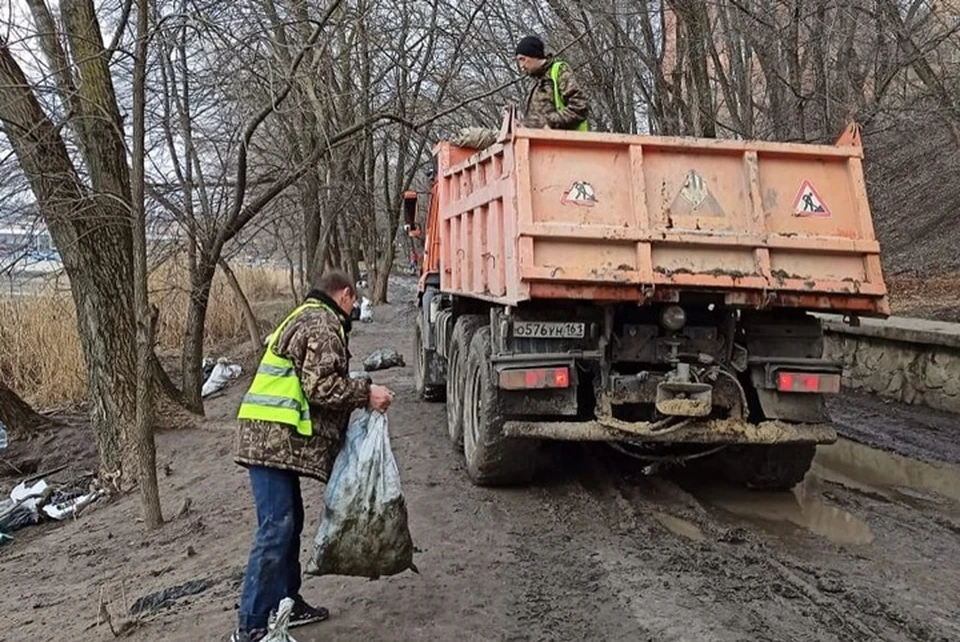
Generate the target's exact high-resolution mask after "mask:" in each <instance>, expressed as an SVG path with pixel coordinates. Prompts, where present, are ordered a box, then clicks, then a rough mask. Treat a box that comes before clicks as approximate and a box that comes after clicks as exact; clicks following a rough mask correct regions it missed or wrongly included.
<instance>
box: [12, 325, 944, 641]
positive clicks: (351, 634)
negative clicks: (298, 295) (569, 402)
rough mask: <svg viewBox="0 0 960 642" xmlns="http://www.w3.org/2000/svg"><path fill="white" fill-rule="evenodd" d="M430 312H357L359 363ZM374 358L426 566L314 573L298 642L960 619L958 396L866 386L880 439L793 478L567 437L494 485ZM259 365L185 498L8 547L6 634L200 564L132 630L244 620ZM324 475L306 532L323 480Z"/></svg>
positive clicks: (153, 631)
mask: <svg viewBox="0 0 960 642" xmlns="http://www.w3.org/2000/svg"><path fill="white" fill-rule="evenodd" d="M358 325H359V324H358ZM409 325H410V311H409V310H408V309H404V308H403V307H402V306H397V307H396V308H392V309H380V310H378V311H377V320H376V322H375V323H373V324H370V325H359V327H358V328H357V330H356V331H355V335H354V336H355V338H354V340H353V343H352V346H351V347H352V349H353V352H354V355H355V358H356V359H357V362H358V363H359V361H360V360H362V359H363V358H364V357H365V356H366V355H367V354H369V353H370V352H371V351H372V350H373V349H375V348H377V347H397V348H399V349H401V350H402V351H403V353H404V355H405V356H406V357H407V362H408V363H410V362H412V354H411V344H412V342H411V339H410V334H411V333H410V332H409ZM375 380H377V381H378V382H382V383H386V384H387V385H389V386H391V387H393V388H394V389H395V390H396V391H397V392H398V393H399V394H398V402H396V403H395V405H394V407H393V408H392V409H391V411H390V426H391V433H392V439H393V446H394V450H395V452H396V455H397V459H398V462H399V464H400V467H401V473H402V475H403V480H404V484H405V486H404V488H405V491H406V493H407V497H408V504H409V508H410V515H411V529H412V531H413V535H414V538H415V541H416V543H417V545H418V546H419V548H420V549H421V552H420V553H419V554H418V555H417V557H416V562H417V565H418V566H419V568H420V570H421V575H419V576H418V575H413V574H404V575H402V576H398V577H394V578H388V579H384V580H380V581H376V582H367V581H363V580H353V579H344V578H307V579H306V580H305V584H304V593H305V595H306V596H307V597H308V598H309V599H311V600H313V601H316V602H320V603H323V604H325V605H327V606H329V607H330V609H331V611H332V614H333V616H332V619H331V620H330V621H328V622H325V623H321V624H317V625H313V626H311V627H305V628H302V629H297V630H296V631H295V636H296V638H297V640H299V642H318V641H320V640H324V641H327V640H363V641H364V642H373V641H376V640H385V641H386V640H404V641H406V640H411V641H416V640H424V641H426V640H430V641H436V640H444V641H445V640H517V641H520V640H529V641H540V640H543V641H547V640H656V641H673V640H676V641H679V640H710V641H718V642H725V641H731V642H732V641H740V640H751V641H755V640H770V641H784V640H798V641H799V640H804V641H817V642H819V641H832V640H843V641H846V640H864V641H866V640H891V641H892V640H917V641H934V640H936V641H947V640H960V472H958V469H957V468H956V467H954V466H951V465H950V464H949V463H943V462H944V461H946V462H951V461H952V462H953V463H954V464H956V463H957V462H958V461H960V459H958V458H957V453H958V452H960V445H958V442H960V425H958V424H960V421H957V418H954V417H950V416H946V415H941V414H937V413H930V412H929V411H925V410H922V409H917V408H906V407H902V406H887V405H886V404H883V403H882V402H879V401H875V400H871V399H861V398H857V397H849V398H845V399H843V400H841V402H840V403H839V404H837V407H836V408H835V410H836V411H837V414H838V417H839V419H840V423H841V425H842V428H843V429H844V430H845V431H847V432H848V434H850V435H851V436H855V437H856V438H857V439H859V440H861V441H867V442H870V443H872V444H873V445H874V446H877V447H879V448H878V449H873V448H870V447H867V446H864V445H860V444H858V443H856V442H852V441H844V442H841V443H840V444H838V445H836V446H833V447H830V448H824V449H821V451H820V453H819V455H818V460H817V464H816V469H815V471H814V473H813V474H811V475H809V476H808V478H807V480H806V481H805V482H804V484H802V485H801V486H800V487H798V488H796V489H795V490H794V491H793V492H791V493H777V494H757V493H750V492H747V491H743V490H740V489H738V488H735V487H730V486H727V485H725V484H721V483H719V482H718V481H717V480H716V478H713V477H710V476H707V475H704V474H702V473H701V472H698V471H697V470H692V469H681V470H667V471H661V472H660V473H659V474H657V475H646V474H644V471H643V470H641V467H640V466H639V465H638V464H637V463H636V462H634V461H633V460H631V459H628V458H625V457H623V456H622V455H619V454H618V453H615V452H614V451H612V450H610V449H609V448H607V447H605V446H602V445H600V446H593V447H583V446H569V445H568V446H558V447H554V448H552V449H551V450H550V452H549V457H550V460H551V462H552V465H551V467H550V470H549V472H548V473H546V474H545V475H543V476H541V478H540V479H538V481H537V483H536V485H534V486H533V487H532V488H529V489H525V490H509V491H503V490H499V491H495V490H485V489H479V488H475V487H473V486H471V485H470V484H469V483H468V481H467V480H466V475H465V473H464V471H463V464H462V459H461V458H460V457H458V456H457V455H455V454H454V453H453V452H452V449H451V447H450V445H449V442H448V441H447V438H446V429H445V426H444V416H445V415H444V410H443V406H442V405H439V404H427V403H424V402H420V401H417V400H415V399H414V398H413V384H412V378H411V369H410V368H409V367H407V368H401V369H394V370H390V371H385V372H382V373H376V374H375ZM245 383H246V380H244V382H241V383H240V384H238V385H237V386H234V387H233V388H232V389H231V390H230V393H229V394H228V395H227V396H225V397H222V398H220V399H217V400H215V401H213V402H211V404H210V406H209V412H208V414H209V415H210V419H209V421H208V424H207V426H206V428H205V429H204V430H191V431H179V432H166V433H164V434H162V435H160V438H159V439H160V441H159V447H160V455H159V458H158V460H159V463H160V465H161V466H167V465H169V469H168V471H169V473H170V474H169V475H167V474H163V475H161V484H162V489H161V490H162V492H163V497H164V502H165V506H166V510H167V514H168V515H170V516H172V515H173V514H175V513H176V509H177V507H178V506H179V505H180V503H181V502H182V501H183V499H184V498H185V497H188V496H189V497H191V498H192V507H191V510H190V511H189V512H188V513H187V514H186V515H185V516H183V517H180V518H178V519H174V520H172V521H171V522H170V523H169V524H167V525H166V526H164V528H163V529H161V530H160V531H159V532H156V533H149V534H148V533H145V532H143V531H142V529H141V528H140V526H139V524H137V523H136V521H135V520H136V516H137V511H138V506H137V498H136V497H135V496H131V497H126V498H123V499H121V500H119V501H116V502H113V503H111V504H109V505H105V506H101V507H98V508H97V509H96V510H93V511H90V512H89V513H88V514H86V515H84V516H82V517H81V519H79V520H77V521H75V522H73V523H70V524H66V525H64V526H62V527H59V528H56V529H47V528H44V527H40V528H37V529H34V531H35V532H32V531H28V530H25V531H21V532H20V535H21V536H20V537H18V540H17V541H16V542H14V543H13V544H12V545H8V546H6V547H4V548H3V549H0V568H2V571H0V577H2V582H3V585H4V590H3V591H2V592H0V640H6V641H9V642H14V641H17V642H19V641H20V640H31V642H40V641H43V640H71V641H72V640H110V639H113V635H112V634H111V633H110V632H109V630H108V627H107V626H106V625H104V624H101V625H100V626H96V622H97V613H98V606H99V604H100V603H101V601H102V602H103V603H104V608H105V610H107V611H108V612H109V613H111V614H112V619H113V623H114V626H115V627H117V626H120V625H121V624H120V622H121V620H124V619H131V618H130V615H129V612H130V607H131V606H132V605H133V603H134V602H135V601H136V600H137V599H138V598H140V597H143V596H145V595H149V594H151V593H154V592H157V591H161V590H163V589H168V588H175V587H180V586H183V585H184V584H185V583H188V582H192V584H188V585H187V587H186V588H187V589H188V590H187V591H183V592H194V594H193V595H188V596H185V597H181V598H179V599H174V600H172V601H171V602H170V603H169V604H168V605H166V606H161V607H159V608H153V609H150V608H148V609H147V610H146V611H145V612H143V613H142V614H141V615H140V616H139V617H138V618H132V619H133V620H135V628H133V630H132V631H130V632H129V635H130V638H129V639H133V640H141V641H148V640H149V641H154V640H156V641H179V640H183V641H191V642H195V641H201V640H202V641H208V640H210V641H213V640H221V639H225V637H226V636H227V635H228V634H229V632H230V629H231V627H232V626H233V624H234V621H235V611H234V608H235V604H236V600H237V591H238V584H239V574H240V572H241V571H242V568H243V564H244V563H245V561H246V554H247V551H248V546H249V543H250V539H251V536H252V533H253V523H254V517H253V509H252V504H251V500H250V499H249V491H248V489H247V483H246V478H245V476H244V473H243V471H242V470H241V469H239V468H238V467H236V466H235V465H233V464H232V463H231V461H230V456H229V455H230V447H231V438H232V420H231V417H232V414H233V412H234V410H235V407H236V403H237V399H238V398H239V395H240V394H241V392H242V390H241V389H242V387H243V385H244V384H245ZM891 425H892V427H893V428H894V429H893V430H891V431H890V434H891V435H893V436H891V437H885V436H884V435H885V434H886V431H887V428H890V427H891ZM898 450H899V451H900V452H901V453H902V454H897V453H896V451H898ZM904 455H906V456H904ZM305 497H306V501H307V503H308V509H307V510H308V516H311V519H310V522H309V524H308V526H307V532H306V534H305V538H304V555H306V550H307V547H308V546H309V543H310V539H311V538H312V534H313V532H314V531H315V529H316V516H317V515H318V511H319V508H320V503H321V499H322V488H321V487H320V486H314V485H311V484H307V485H306V487H305ZM101 619H102V618H101Z"/></svg>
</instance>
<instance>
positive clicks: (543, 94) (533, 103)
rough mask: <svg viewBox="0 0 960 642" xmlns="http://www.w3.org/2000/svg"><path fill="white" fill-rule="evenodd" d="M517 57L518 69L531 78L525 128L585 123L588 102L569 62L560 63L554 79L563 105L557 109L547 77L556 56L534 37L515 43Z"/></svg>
mask: <svg viewBox="0 0 960 642" xmlns="http://www.w3.org/2000/svg"><path fill="white" fill-rule="evenodd" d="M516 56H517V65H518V66H519V67H520V70H521V71H522V72H523V73H524V74H526V75H528V76H530V77H531V78H533V80H534V84H533V87H532V88H531V89H530V94H529V96H527V103H526V107H525V109H524V112H523V126H524V127H533V128H537V129H540V128H543V127H549V128H550V129H577V128H578V127H579V126H580V125H581V123H584V122H586V120H587V116H588V115H589V101H588V99H587V95H586V93H584V91H583V89H581V87H580V85H579V84H578V83H577V79H576V78H575V77H574V75H573V70H572V69H570V65H568V64H567V63H563V64H562V65H561V67H560V74H559V77H558V78H557V81H558V85H559V89H560V96H561V98H562V101H563V108H562V109H558V108H557V103H556V97H555V94H554V86H553V80H552V79H551V78H550V68H551V67H552V66H553V64H554V62H556V59H555V58H554V57H553V56H548V55H547V54H546V51H545V49H544V44H543V41H542V40H540V38H538V37H536V36H527V37H525V38H523V39H522V40H520V42H519V43H518V44H517V50H516Z"/></svg>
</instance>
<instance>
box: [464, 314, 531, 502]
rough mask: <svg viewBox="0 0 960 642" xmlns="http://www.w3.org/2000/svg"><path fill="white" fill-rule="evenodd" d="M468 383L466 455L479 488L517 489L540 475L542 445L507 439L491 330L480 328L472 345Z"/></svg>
mask: <svg viewBox="0 0 960 642" xmlns="http://www.w3.org/2000/svg"><path fill="white" fill-rule="evenodd" d="M461 373H462V374H461V376H462V377H463V380H464V393H465V394H464V399H463V453H464V456H465V457H466V460H467V474H468V475H469V476H470V479H471V481H473V483H474V484H476V485H478V486H517V485H523V484H527V483H529V482H530V480H531V479H532V478H533V474H534V473H535V472H536V463H535V455H536V451H537V447H538V442H537V441H536V440H532V439H510V438H508V437H505V436H504V435H503V421H504V418H503V412H502V409H501V406H500V390H499V388H497V381H496V376H495V372H494V370H493V368H492V367H491V366H490V328H480V329H479V330H477V331H476V332H475V333H474V335H473V339H472V340H471V341H470V352H469V356H468V358H467V363H466V368H464V369H462V370H461Z"/></svg>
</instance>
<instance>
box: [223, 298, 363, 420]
mask: <svg viewBox="0 0 960 642" xmlns="http://www.w3.org/2000/svg"><path fill="white" fill-rule="evenodd" d="M307 308H326V309H327V310H329V309H330V307H329V306H327V305H325V304H323V303H320V302H318V301H313V300H307V301H306V302H305V303H304V304H303V305H301V306H300V307H298V308H297V309H295V310H294V311H293V312H291V313H290V314H289V315H287V318H285V319H284V320H283V321H281V322H280V325H279V326H277V329H276V330H275V331H274V332H273V334H272V335H271V336H270V341H269V342H268V343H267V350H266V352H264V354H263V358H262V359H261V360H260V365H259V367H258V368H257V374H256V376H254V378H253V383H252V384H250V389H249V390H247V394H246V395H244V397H243V402H242V403H241V404H240V411H239V413H238V414H237V418H238V419H248V420H252V421H268V422H270V423H278V424H285V425H288V426H291V427H293V428H295V429H296V431H297V433H299V434H301V435H303V436H304V437H310V436H312V435H313V423H312V422H311V421H310V404H309V403H308V402H307V398H306V395H304V393H303V386H301V385H300V377H299V376H297V371H296V368H295V367H294V365H293V361H291V360H290V359H287V358H285V357H280V356H277V355H276V353H274V351H273V347H274V345H275V344H276V342H277V340H278V339H279V338H280V335H281V333H282V332H283V330H284V329H285V328H286V327H287V325H288V324H289V323H290V322H291V321H292V320H293V319H294V318H295V317H296V316H297V315H298V314H300V313H301V312H303V311H304V310H306V309H307ZM340 339H341V340H343V341H346V337H345V335H344V332H343V326H340Z"/></svg>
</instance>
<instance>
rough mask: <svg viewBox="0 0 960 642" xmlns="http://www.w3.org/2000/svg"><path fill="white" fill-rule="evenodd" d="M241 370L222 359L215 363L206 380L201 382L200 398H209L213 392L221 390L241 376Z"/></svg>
mask: <svg viewBox="0 0 960 642" xmlns="http://www.w3.org/2000/svg"><path fill="white" fill-rule="evenodd" d="M242 370H243V369H242V368H241V367H240V366H238V365H236V364H232V363H230V362H229V361H227V360H226V359H224V358H223V357H221V358H220V360H219V361H217V365H215V366H214V367H213V371H212V372H211V373H210V376H209V377H207V380H206V381H204V382H203V388H202V389H201V390H200V396H202V397H209V396H210V395H212V394H213V393H215V392H220V391H221V390H223V389H224V388H225V387H226V386H227V384H228V383H230V381H232V380H233V379H236V378H237V377H239V376H240V375H241V374H242Z"/></svg>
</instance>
